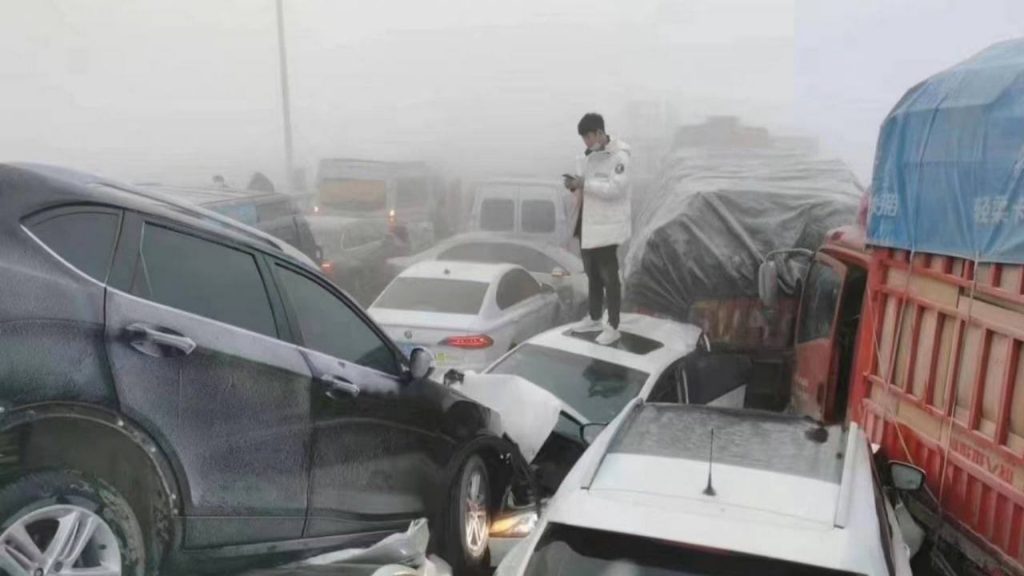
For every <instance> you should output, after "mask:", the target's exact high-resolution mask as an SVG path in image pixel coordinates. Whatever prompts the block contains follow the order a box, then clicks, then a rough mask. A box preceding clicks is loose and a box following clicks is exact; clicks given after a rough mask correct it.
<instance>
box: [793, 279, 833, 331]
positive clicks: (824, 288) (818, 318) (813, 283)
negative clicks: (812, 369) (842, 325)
mask: <svg viewBox="0 0 1024 576" xmlns="http://www.w3.org/2000/svg"><path fill="white" fill-rule="evenodd" d="M838 303H839V274H838V273H836V271H835V269H833V268H832V267H831V266H825V265H824V264H820V263H816V264H814V265H813V266H812V267H811V271H810V272H809V273H808V274H807V284H806V286H805V287H804V296H803V302H802V303H801V308H800V330H799V337H798V339H797V340H798V342H801V343H803V342H810V341H811V340H818V339H820V338H828V337H829V335H830V334H831V333H832V321H833V320H834V319H835V316H836V305H837V304H838Z"/></svg>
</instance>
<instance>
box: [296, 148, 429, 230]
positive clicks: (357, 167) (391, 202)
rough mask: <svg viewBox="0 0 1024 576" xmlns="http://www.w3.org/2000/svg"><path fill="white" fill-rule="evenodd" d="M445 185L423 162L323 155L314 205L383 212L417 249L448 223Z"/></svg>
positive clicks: (333, 210)
mask: <svg viewBox="0 0 1024 576" xmlns="http://www.w3.org/2000/svg"><path fill="white" fill-rule="evenodd" d="M446 191H447V187H446V184H445V182H444V179H443V178H442V176H441V174H440V173H439V172H438V171H437V170H435V169H433V168H431V167H430V166H428V165H427V164H426V163H424V162H386V161H379V160H360V159H355V158H325V159H323V160H321V161H320V165H319V167H318V169H317V177H316V210H317V211H318V212H319V213H321V214H328V215H337V216H347V217H351V218H387V220H388V224H389V225H390V226H391V227H392V228H397V227H404V228H405V229H406V230H408V232H409V236H410V241H411V242H412V244H413V247H414V249H422V248H427V247H429V246H430V245H432V244H433V242H434V239H435V236H442V235H444V234H443V231H446V229H447V228H448V221H447V218H448V215H447V213H446V208H445V205H446V204H447V202H446ZM439 232H441V233H440V234H439Z"/></svg>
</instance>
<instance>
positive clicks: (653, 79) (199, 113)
mask: <svg viewBox="0 0 1024 576" xmlns="http://www.w3.org/2000/svg"><path fill="white" fill-rule="evenodd" d="M284 12H285V20H284V24H285V30H286V42H287V49H288V63H289V67H290V70H289V72H290V74H289V78H290V87H291V96H292V117H293V125H294V128H293V132H294V139H295V157H296V164H297V166H299V167H300V168H303V169H304V170H305V174H306V178H307V179H308V180H312V178H313V177H314V175H315V166H316V162H317V161H318V160H319V159H320V158H323V157H346V156H348V157H368V158H379V159H391V160H419V159H425V160H430V161H433V162H436V163H438V164H441V165H443V166H446V167H448V168H449V169H450V170H452V171H453V172H454V173H458V174H466V175H497V174H524V175H557V174H559V173H560V172H562V171H564V168H566V167H567V166H568V163H569V162H570V161H571V158H572V156H573V155H574V154H575V153H577V152H578V150H579V148H580V143H579V141H578V138H577V137H576V134H575V124H576V121H577V120H578V118H579V116H580V115H581V114H582V113H583V112H586V111H590V110H597V111H600V112H603V113H604V114H605V117H606V119H607V121H608V128H609V131H610V132H611V133H612V134H613V135H614V134H618V135H621V136H622V137H623V138H626V139H628V140H634V141H637V142H639V143H640V144H641V146H640V148H639V149H640V150H641V151H644V150H651V151H652V152H651V153H652V154H654V153H655V152H654V151H656V150H657V149H658V146H659V145H662V144H663V143H664V142H665V141H666V139H667V138H668V137H669V136H670V134H671V132H672V128H673V126H675V125H677V124H679V123H685V122H691V121H699V120H701V119H702V118H703V117H705V116H707V115H714V114H735V115H739V116H741V117H743V118H744V119H745V120H746V121H748V122H751V123H756V124H761V125H765V126H768V127H770V128H772V129H774V130H777V131H781V132H787V133H801V134H806V135H812V136H816V137H818V138H819V139H820V140H821V142H822V145H823V147H824V149H825V150H827V151H829V152H830V153H832V154H835V155H838V156H840V157H842V158H843V159H845V160H847V161H848V162H849V163H850V164H851V166H853V167H854V169H855V170H856V171H857V173H858V175H859V176H860V177H861V178H862V179H867V177H868V176H869V174H870V165H871V157H872V153H873V147H874V138H875V133H876V130H877V126H878V124H879V123H880V122H881V120H882V117H883V116H884V114H885V112H886V111H887V110H888V109H889V108H890V107H891V106H892V104H893V103H895V100H896V99H897V98H898V97H899V96H900V95H901V94H902V93H903V91H905V90H906V89H907V88H908V87H910V85H912V84H913V83H915V82H917V81H919V80H920V79H922V78H923V77H924V76H926V75H927V74H930V73H932V72H935V71H937V70H940V69H942V68H944V67H946V66H949V65H951V64H953V63H954V62H956V61H958V60H961V59H963V58H965V57H967V56H969V55H970V54H972V53H974V52H976V51H977V50H979V49H981V48H983V47H984V46H986V45H988V44H990V43H991V42H994V41H996V40H999V39H1004V38H1008V37H1012V36H1016V35H1020V34H1022V33H1024V29H1022V26H1024V24H1022V23H1024V3H1022V2H1020V1H1019V0H983V1H979V2H975V1H969V0H958V1H953V0H945V1H943V0H899V1H893V0H843V1H839V0H835V1H830V0H686V1H683V0H635V1H633V2H617V1H615V2H613V1H607V2H595V1H594V0H590V1H583V0H521V1H517V2H508V1H495V0H448V1H430V2H428V1H424V0H379V1H377V2H372V3H371V2H357V1H355V0H347V1H332V0H285V3H284ZM0 38H3V41H2V42H3V44H2V46H3V50H0V75H2V78H3V82H2V85H3V89H2V90H0V119H2V123H0V126H2V129H0V159H3V160H31V161H42V162H50V163H57V164H63V165H69V166H73V167H77V168H81V169H86V170H91V171H97V172H101V173H103V174H106V175H110V176H114V177H117V178H121V179H125V180H131V181H139V180H147V181H162V182H166V183H198V182H208V181H209V179H210V177H211V176H212V175H213V174H215V173H218V174H224V175H225V176H226V177H227V178H228V181H229V182H230V183H232V184H237V185H241V184H244V181H245V179H246V178H247V176H248V175H249V174H250V173H251V172H252V171H254V170H260V171H264V172H266V173H267V174H269V175H270V176H271V177H272V178H273V179H275V180H278V181H280V179H281V178H282V177H283V175H284V160H283V143H282V142H283V139H282V121H281V92H280V84H279V70H278V60H277V55H278V52H277V50H278V42H277V34H276V12H275V6H274V2H273V0H218V1H217V2H209V1H201V0H177V1H174V2H171V1H156V0H64V1H59V2H57V1H34V2H15V1H13V0H10V1H8V2H5V3H4V4H3V6H2V7H0Z"/></svg>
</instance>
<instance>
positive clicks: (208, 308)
mask: <svg viewBox="0 0 1024 576" xmlns="http://www.w3.org/2000/svg"><path fill="white" fill-rule="evenodd" d="M294 252H295V251H289V250H288V249H287V248H286V247H284V246H282V245H280V243H279V241H276V240H274V239H273V238H271V237H269V236H266V235H264V234H261V233H259V232H256V231H255V230H251V229H248V228H246V227H245V226H242V225H239V224H233V223H231V222H230V221H228V220H226V219H224V218H222V217H219V216H217V215H216V214H212V213H207V212H205V211H203V210H201V209H197V208H192V207H189V206H188V205H186V204H179V203H176V202H175V201H173V200H170V199H166V198H161V197H158V196H155V195H154V194H153V193H149V192H143V191H140V190H136V189H133V188H131V187H128V186H125V185H122V184H118V183H114V182H111V181H107V180H103V179H100V178H96V177H93V176H89V175H85V174H81V173H77V172H71V171H67V170H62V169H57V168H49V167H40V166H30V165H0V569H3V570H6V571H7V572H8V573H11V574H17V575H21V574H29V575H33V576H46V575H51V574H53V575H55V574H91V575H97V576H99V575H106V574H110V575H114V574H132V575H138V574H152V573H156V572H158V571H161V570H163V571H165V572H173V571H177V570H178V569H181V568H187V569H188V570H189V571H192V570H198V569H206V570H221V569H223V567H224V566H227V565H231V566H234V565H240V564H245V563H247V562H250V561H253V560H260V561H265V560H270V559H277V558H281V559H285V557H286V556H287V557H292V556H298V555H309V554H312V553H313V552H315V551H320V550H324V549H327V548H336V547H345V546H350V545H351V546H355V545H363V544H367V543H370V542H372V541H375V540H379V539H380V538H382V537H384V536H386V535H388V534H390V533H393V532H395V531H397V530H402V529H404V528H405V527H406V526H407V525H408V523H409V521H410V520H412V519H414V518H417V517H424V516H425V517H428V518H429V519H430V520H431V530H432V532H433V533H434V535H435V536H440V540H439V541H438V542H437V543H436V546H437V547H438V548H437V549H438V550H439V551H440V552H441V553H442V555H443V556H445V557H446V559H447V560H448V561H449V562H451V563H452V564H453V565H454V566H456V567H457V568H473V567H476V566H480V565H482V564H484V563H486V555H487V537H488V535H487V532H488V517H489V516H488V515H489V512H490V511H491V510H493V508H494V507H495V505H496V504H497V501H498V500H500V497H501V492H502V490H503V486H505V485H506V483H507V481H508V479H509V477H510V475H511V472H510V466H509V464H508V462H510V461H511V459H510V457H509V454H510V452H511V451H513V450H514V448H513V447H512V446H510V445H509V444H508V443H507V442H505V441H504V440H502V439H501V438H500V437H499V435H498V432H499V431H498V430H497V427H498V424H497V422H498V419H497V418H496V417H494V416H493V415H492V414H491V413H490V412H489V411H488V410H487V409H486V408H484V407H482V406H480V405H478V404H475V403H473V402H471V401H469V400H467V399H466V398H464V397H462V396H460V395H458V394H457V393H456V392H454V391H452V390H450V389H448V388H446V387H444V386H442V385H440V384H438V383H436V382H434V381H432V380H430V379H428V378H427V372H428V371H429V370H428V366H429V356H428V355H427V354H426V353H423V352H422V351H421V352H416V353H414V354H413V356H412V360H407V359H406V358H405V357H404V356H403V355H402V354H401V353H400V352H399V350H398V349H397V348H396V347H395V345H394V344H393V343H392V342H391V341H390V340H389V339H388V337H387V336H385V334H384V333H383V332H382V331H381V330H380V329H379V328H378V327H377V326H376V325H375V324H374V323H373V321H372V320H370V319H369V317H367V316H366V314H365V313H364V312H363V311H362V310H361V309H360V308H359V307H358V306H357V305H355V304H354V303H353V302H352V301H351V300H350V299H349V298H348V297H347V296H346V295H345V294H344V293H342V292H341V291H340V290H338V289H337V288H336V287H335V286H334V285H333V284H331V283H330V282H329V281H327V280H326V279H325V278H323V277H322V276H321V275H320V274H319V272H318V271H317V270H316V267H315V266H313V265H312V263H311V262H309V261H308V259H305V258H304V257H302V256H301V255H299V254H297V253H294Z"/></svg>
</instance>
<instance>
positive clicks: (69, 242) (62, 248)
mask: <svg viewBox="0 0 1024 576" xmlns="http://www.w3.org/2000/svg"><path fill="white" fill-rule="evenodd" d="M120 225H121V216H120V214H119V213H115V212H106V211H82V212H73V213H65V214H58V215H56V216H53V217H51V218H45V219H43V220H39V221H36V222H34V223H33V224H31V225H30V226H29V229H30V230H31V231H32V233H33V234H35V236H36V238H39V240H40V241H41V242H42V243H43V244H45V245H46V246H48V247H49V248H50V249H51V250H53V251H54V252H56V253H57V255H59V256H60V257H61V258H63V259H64V260H66V261H67V262H68V263H69V264H71V265H72V266H74V267H75V268H77V269H79V270H80V271H82V272H83V273H85V274H87V275H88V276H90V277H91V278H93V279H94V280H97V281H99V282H106V281H107V273H108V272H109V271H110V260H111V258H112V257H113V253H114V242H115V241H116V240H117V231H118V229H119V228H120Z"/></svg>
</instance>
